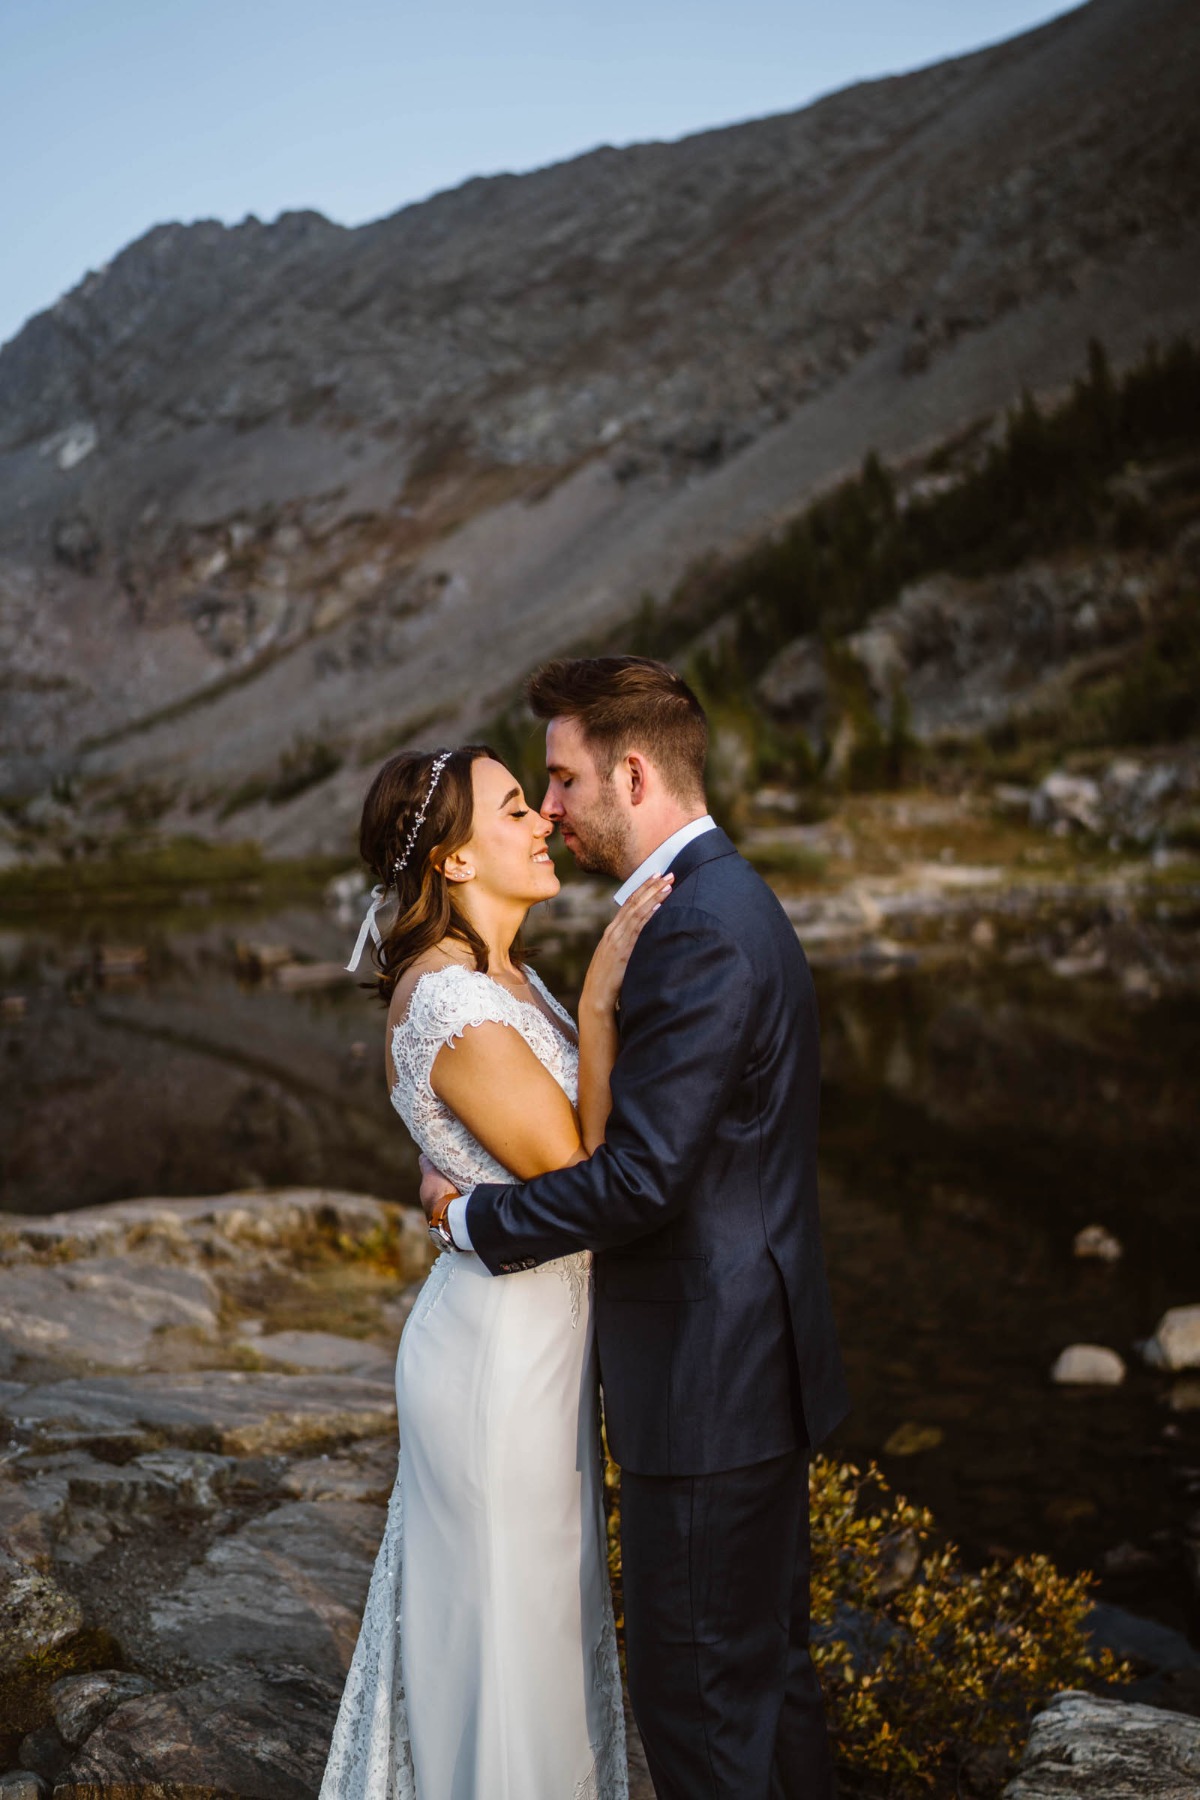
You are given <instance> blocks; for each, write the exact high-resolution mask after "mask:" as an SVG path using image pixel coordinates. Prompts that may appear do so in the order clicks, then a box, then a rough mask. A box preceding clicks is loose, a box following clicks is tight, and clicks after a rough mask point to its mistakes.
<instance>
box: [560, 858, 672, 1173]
mask: <svg viewBox="0 0 1200 1800" xmlns="http://www.w3.org/2000/svg"><path fill="white" fill-rule="evenodd" d="M672 880H673V877H672V876H670V875H665V876H659V875H652V876H651V877H650V879H649V880H648V881H643V883H642V885H641V887H639V888H638V889H637V891H636V893H633V894H631V895H630V896H629V899H628V900H627V901H626V902H625V904H624V906H623V907H621V909H620V911H619V912H618V913H617V915H616V917H615V918H614V919H613V921H612V923H611V924H610V925H609V926H608V928H607V930H606V931H605V933H604V936H603V937H602V938H601V939H600V942H599V943H598V944H597V946H596V950H595V954H594V955H593V957H592V960H591V963H590V965H589V967H588V972H587V976H586V978H585V980H584V984H583V992H582V994H581V995H580V997H579V1130H580V1135H581V1137H582V1139H583V1146H584V1149H585V1151H586V1152H587V1154H588V1155H589V1156H590V1155H591V1154H592V1151H593V1150H595V1149H596V1148H597V1147H598V1146H599V1145H600V1144H602V1143H603V1142H604V1128H605V1126H606V1125H607V1124H608V1115H609V1113H610V1112H611V1110H612V1089H611V1087H610V1085H609V1082H610V1078H611V1076H612V1071H613V1064H614V1063H615V1062H616V1060H617V1050H618V1048H619V1038H618V1035H617V998H618V996H619V994H620V992H621V983H622V981H623V980H624V979H625V967H626V964H627V963H628V961H629V957H630V954H631V952H632V950H633V946H634V945H635V944H636V943H637V941H638V938H639V936H640V935H641V930H642V927H643V925H644V924H645V923H646V921H647V919H649V918H651V917H652V915H653V914H654V913H656V912H657V911H658V909H659V907H660V906H661V904H662V902H663V901H664V900H665V899H666V897H667V895H668V894H669V893H670V891H671V883H672Z"/></svg>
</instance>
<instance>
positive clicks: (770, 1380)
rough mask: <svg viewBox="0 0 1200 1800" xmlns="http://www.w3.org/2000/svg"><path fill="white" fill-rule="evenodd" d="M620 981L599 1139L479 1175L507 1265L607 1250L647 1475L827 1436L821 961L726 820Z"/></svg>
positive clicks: (605, 1270)
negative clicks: (817, 969)
mask: <svg viewBox="0 0 1200 1800" xmlns="http://www.w3.org/2000/svg"><path fill="white" fill-rule="evenodd" d="M672 868H673V870H674V873H675V887H674V890H673V892H672V893H671V895H670V897H669V898H668V899H667V901H666V902H665V904H664V905H663V907H662V910H661V911H660V912H658V913H656V914H655V915H654V916H653V918H651V920H650V921H649V923H648V924H647V925H646V926H645V928H644V930H643V931H642V935H641V937H640V938H639V940H638V942H637V945H636V946H635V948H634V951H633V955H632V956H631V957H630V960H629V966H628V969H627V970H626V974H625V981H624V985H623V988H622V991H621V1004H620V1015H619V1016H620V1037H621V1047H620V1053H619V1055H618V1057H617V1061H616V1066H615V1067H614V1069H613V1075H612V1100H613V1104H612V1113H611V1115H610V1117H609V1120H608V1126H607V1131H606V1138H605V1142H604V1144H603V1145H602V1146H601V1147H600V1149H598V1150H597V1151H596V1153H595V1154H594V1155H593V1156H592V1157H590V1158H589V1159H588V1161H587V1162H582V1163H577V1164H576V1165H575V1166H574V1167H572V1168H569V1169H558V1170H555V1171H553V1172H552V1173H551V1174H548V1175H540V1176H538V1177H537V1178H536V1179H535V1180H533V1181H525V1182H520V1183H516V1184H513V1185H511V1186H500V1185H493V1184H484V1185H481V1186H479V1187H477V1188H476V1189H475V1190H474V1192H473V1194H472V1195H471V1197H470V1200H469V1202H468V1207H467V1229H468V1231H469V1233H470V1236H471V1242H472V1244H473V1246H474V1247H475V1250H476V1252H477V1253H478V1255H480V1256H481V1257H482V1258H483V1261H484V1262H485V1263H486V1264H487V1266H488V1268H489V1269H491V1271H492V1272H493V1274H498V1275H499V1274H508V1273H512V1272H514V1271H516V1270H519V1269H527V1268H533V1267H535V1266H536V1265H537V1264H538V1263H542V1262H546V1261H549V1260H550V1259H552V1258H554V1257H559V1256H564V1255H566V1254H568V1253H569V1252H571V1251H574V1250H579V1249H590V1250H593V1251H595V1253H596V1259H595V1274H596V1299H595V1318H596V1333H597V1343H598V1347H599V1355H600V1373H601V1381H602V1383H603V1387H604V1410H605V1420H606V1424H607V1429H608V1439H609V1444H610V1447H611V1449H612V1453H613V1455H614V1456H615V1457H616V1459H617V1461H618V1462H619V1463H620V1464H621V1465H622V1466H623V1467H624V1468H628V1469H630V1470H633V1471H634V1472H636V1473H638V1474H644V1475H702V1474H714V1473H717V1472H718V1471H720V1470H723V1469H733V1468H739V1467H741V1466H743V1465H745V1464H748V1463H753V1462H760V1461H765V1460H766V1459H767V1458H768V1457H772V1456H777V1455H781V1454H783V1453H784V1452H785V1451H787V1450H790V1449H794V1448H797V1447H800V1446H803V1445H804V1444H805V1443H807V1444H809V1445H812V1446H816V1445H817V1444H819V1443H820V1442H821V1440H822V1439H823V1438H825V1437H826V1436H827V1435H828V1433H829V1432H830V1431H831V1430H832V1429H833V1427H834V1426H835V1425H836V1424H837V1423H838V1421H839V1419H841V1418H842V1417H843V1416H844V1414H845V1412H846V1410H847V1401H846V1390H845V1380H844V1377H843V1373H842V1365H841V1358H840V1355H839V1351H838V1345H837V1336H836V1333H835V1330H834V1324H833V1314H832V1309H831V1305H830V1299H829V1289H828V1284H827V1281H826V1274H825V1259H824V1252H823V1250H822V1245H821V1228H820V1219H819V1216H818V1209H817V1170H816V1154H817V1110H818V1090H819V1085H820V1058H819V1050H818V1042H817V1008H816V996H815V994H814V992H813V985H812V977H811V975H810V973H809V969H808V963H807V961H806V960H805V957H804V953H803V951H802V950H801V948H800V945H799V942H798V941H797V938H796V933H795V930H794V929H793V927H792V925H791V924H790V922H789V921H788V918H787V915H786V914H785V913H784V911H783V908H782V907H781V906H780V904H779V902H778V900H777V899H776V897H775V895H774V894H773V893H772V892H771V890H770V888H768V887H767V885H766V883H765V882H764V881H762V880H761V878H760V877H759V876H758V875H757V874H756V873H755V872H754V870H753V869H752V868H751V867H750V865H749V864H748V863H747V862H745V861H744V859H743V858H742V857H741V856H739V855H738V853H737V851H736V850H735V848H734V846H733V845H732V844H731V843H730V841H729V839H728V838H727V837H726V836H725V834H724V832H722V831H719V830H718V831H708V832H705V833H704V834H703V835H702V836H700V837H698V838H695V839H693V840H692V842H691V843H690V844H687V845H686V846H685V847H684V849H683V850H681V851H680V853H679V855H678V856H677V857H676V858H675V861H674V862H673V864H672Z"/></svg>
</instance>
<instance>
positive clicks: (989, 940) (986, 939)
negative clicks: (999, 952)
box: [971, 919, 996, 950]
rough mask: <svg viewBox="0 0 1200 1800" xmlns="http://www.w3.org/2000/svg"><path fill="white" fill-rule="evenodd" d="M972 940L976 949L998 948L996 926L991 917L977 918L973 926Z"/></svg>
mask: <svg viewBox="0 0 1200 1800" xmlns="http://www.w3.org/2000/svg"><path fill="white" fill-rule="evenodd" d="M971 942H972V944H973V945H974V946H975V948H976V950H994V949H995V948H996V927H995V926H994V925H993V924H992V921H991V920H990V919H976V921H975V923H974V925H972V927H971Z"/></svg>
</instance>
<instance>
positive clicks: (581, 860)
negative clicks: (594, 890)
mask: <svg viewBox="0 0 1200 1800" xmlns="http://www.w3.org/2000/svg"><path fill="white" fill-rule="evenodd" d="M568 830H569V831H570V833H571V836H572V837H573V838H574V840H575V842H574V844H573V845H572V851H571V853H572V855H573V856H574V858H575V862H576V865H577V866H578V867H579V868H581V869H582V870H583V871H584V872H585V874H588V875H611V876H612V878H613V880H614V881H623V880H624V878H625V877H626V875H627V874H628V873H629V835H630V834H629V824H628V821H627V820H626V818H625V816H624V814H623V813H622V811H621V808H620V807H619V805H618V804H617V800H616V796H615V795H614V794H612V793H611V792H609V793H606V794H605V795H604V797H603V799H601V800H598V801H597V802H596V804H595V806H594V807H593V808H592V809H591V811H590V812H589V814H588V816H587V819H586V821H585V820H583V819H577V818H572V819H571V820H570V821H569V824H568Z"/></svg>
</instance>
